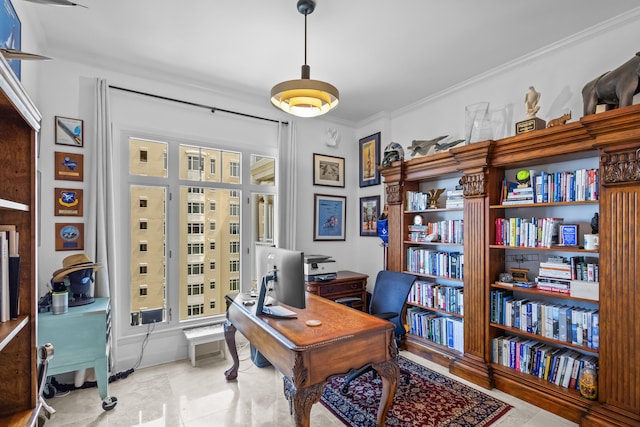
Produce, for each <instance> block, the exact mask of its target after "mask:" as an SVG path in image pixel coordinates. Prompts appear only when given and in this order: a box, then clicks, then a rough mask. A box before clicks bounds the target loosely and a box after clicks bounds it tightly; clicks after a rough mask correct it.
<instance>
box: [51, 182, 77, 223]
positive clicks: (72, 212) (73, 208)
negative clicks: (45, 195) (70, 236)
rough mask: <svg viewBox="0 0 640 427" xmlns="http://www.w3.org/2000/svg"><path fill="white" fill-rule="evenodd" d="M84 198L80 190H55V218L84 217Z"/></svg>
mask: <svg viewBox="0 0 640 427" xmlns="http://www.w3.org/2000/svg"><path fill="white" fill-rule="evenodd" d="M83 202H84V197H83V194H82V189H79V188H55V189H54V213H53V214H54V216H82V215H83V205H84V203H83Z"/></svg>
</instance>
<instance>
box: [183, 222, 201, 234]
mask: <svg viewBox="0 0 640 427" xmlns="http://www.w3.org/2000/svg"><path fill="white" fill-rule="evenodd" d="M187 233H188V234H203V233H204V224H202V223H199V222H190V223H188V224H187Z"/></svg>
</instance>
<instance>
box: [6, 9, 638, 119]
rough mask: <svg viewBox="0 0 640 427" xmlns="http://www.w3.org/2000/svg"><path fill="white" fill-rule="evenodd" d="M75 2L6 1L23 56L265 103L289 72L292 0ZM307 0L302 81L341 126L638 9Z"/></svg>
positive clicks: (297, 27) (300, 37) (298, 25)
mask: <svg viewBox="0 0 640 427" xmlns="http://www.w3.org/2000/svg"><path fill="white" fill-rule="evenodd" d="M74 1H77V2H79V3H81V4H83V5H85V6H87V8H81V7H73V8H63V7H54V6H46V5H39V4H35V3H31V2H26V1H24V0H13V3H14V4H15V3H17V2H20V3H22V4H21V5H20V6H21V8H22V9H23V10H27V9H28V13H29V16H32V15H33V16H36V22H37V21H39V25H40V27H39V28H38V29H37V31H39V32H41V33H40V35H41V37H42V40H44V41H43V42H42V44H41V45H40V49H42V51H40V52H34V53H39V54H42V55H46V56H50V57H52V58H54V60H55V59H56V58H60V59H70V60H77V61H81V62H89V63H92V64H95V65H97V66H99V67H104V68H110V69H114V70H116V71H122V72H126V73H131V74H134V75H140V76H147V77H150V78H159V79H163V80H166V79H170V80H175V79H184V82H185V83H187V84H191V85H196V86H199V87H206V88H211V89H213V90H216V91H225V92H226V91H233V92H234V93H238V92H242V93H243V94H246V95H249V96H254V95H257V96H258V97H259V98H258V99H260V102H262V103H263V104H264V105H265V106H267V105H270V103H269V94H270V91H271V87H272V86H274V85H275V84H277V83H279V82H281V81H284V80H291V79H298V78H300V67H301V65H302V64H303V63H304V16H303V15H301V14H300V13H299V12H298V11H297V9H296V0H244V1H237V0H216V1H214V0H188V1H184V0H183V1H177V0H172V1H169V0H74ZM317 3H318V4H317V6H316V10H315V12H313V13H312V14H311V15H309V16H308V18H307V23H308V39H307V63H308V64H309V65H310V66H311V78H312V79H316V80H323V81H326V82H329V83H331V84H333V85H334V86H336V87H337V88H338V89H339V91H340V104H339V106H338V108H337V109H336V110H335V111H332V112H330V113H328V115H329V117H332V118H334V119H338V120H344V121H348V122H352V123H358V122H360V121H362V120H365V119H367V118H368V117H371V116H374V115H376V114H378V113H384V112H387V113H390V112H393V111H395V110H397V109H399V108H402V107H405V106H408V105H411V104H413V103H415V102H417V101H419V100H421V99H424V98H426V97H429V96H430V95H433V94H436V93H438V92H440V91H443V90H445V89H446V88H449V87H451V86H454V85H456V84H458V83H460V82H463V81H465V80H468V79H470V78H471V77H473V76H476V75H478V74H482V73H484V72H487V71H489V70H491V69H494V68H496V67H498V66H500V65H502V64H505V63H507V62H510V61H513V60H515V59H517V58H520V57H522V56H525V55H527V54H530V53H532V52H534V51H536V50H538V49H541V48H544V47H545V46H549V45H550V44H552V43H554V42H556V41H558V40H561V39H564V38H567V37H570V36H572V35H575V34H577V33H580V32H582V31H584V30H587V29H589V28H592V27H593V26H595V25H597V24H600V23H602V22H604V21H607V20H609V19H611V18H614V17H617V16H619V15H621V14H624V13H628V12H629V11H631V10H632V9H634V8H636V7H637V6H638V2H637V0H615V1H602V0H561V1H558V0H535V1H532V0H527V1H525V0H484V1H478V0H455V1H451V0H450V1H434V0H395V1H393V0H367V1H365V0H318V1H317ZM23 43H24V41H23ZM214 102H215V100H212V103H214ZM219 107H221V108H224V106H223V105H220V106H219ZM274 113H275V110H274Z"/></svg>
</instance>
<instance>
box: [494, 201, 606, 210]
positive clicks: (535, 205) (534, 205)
mask: <svg viewBox="0 0 640 427" xmlns="http://www.w3.org/2000/svg"><path fill="white" fill-rule="evenodd" d="M598 203H599V201H598V200H582V201H579V202H545V203H522V204H517V205H490V206H489V209H518V208H548V207H552V206H575V205H597V204H598Z"/></svg>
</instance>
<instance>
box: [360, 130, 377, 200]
mask: <svg viewBox="0 0 640 427" xmlns="http://www.w3.org/2000/svg"><path fill="white" fill-rule="evenodd" d="M379 164H380V132H378V133H374V134H373V135H370V136H368V137H366V138H362V139H361V140H360V168H359V169H360V187H368V186H370V185H377V184H380V171H379V170H378V165H379Z"/></svg>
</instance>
